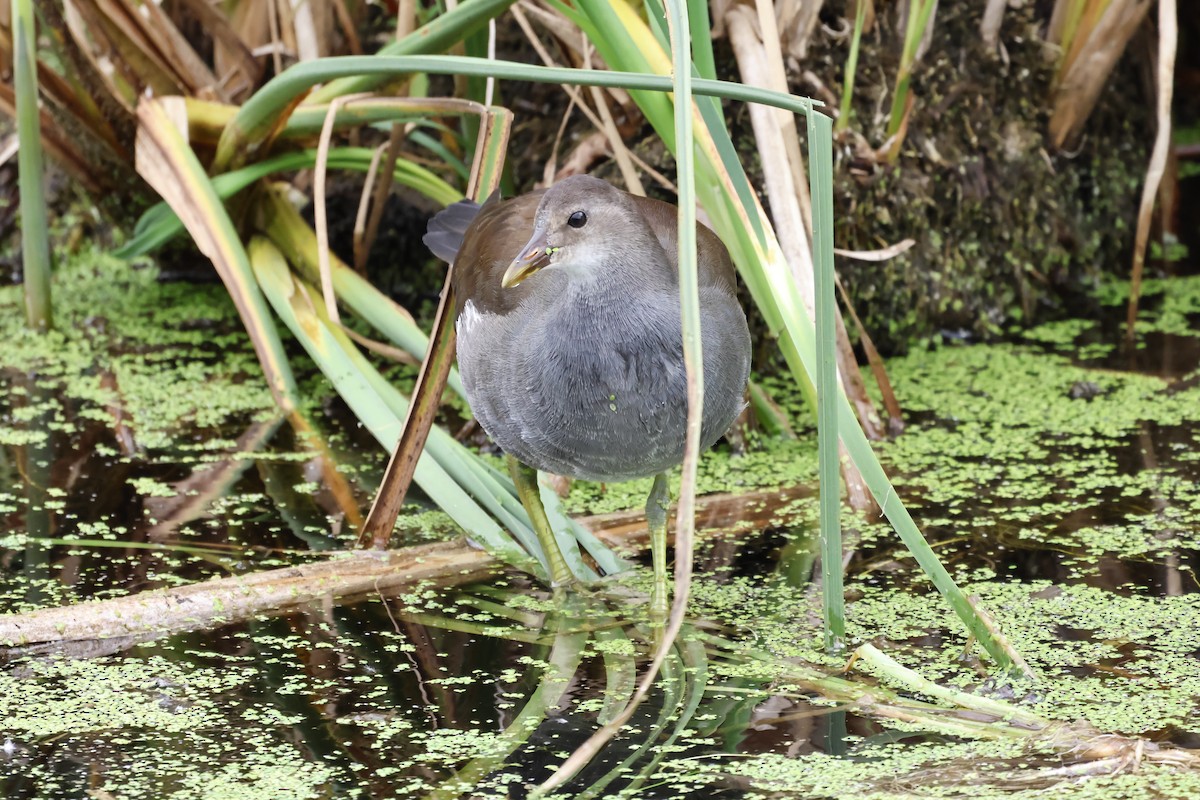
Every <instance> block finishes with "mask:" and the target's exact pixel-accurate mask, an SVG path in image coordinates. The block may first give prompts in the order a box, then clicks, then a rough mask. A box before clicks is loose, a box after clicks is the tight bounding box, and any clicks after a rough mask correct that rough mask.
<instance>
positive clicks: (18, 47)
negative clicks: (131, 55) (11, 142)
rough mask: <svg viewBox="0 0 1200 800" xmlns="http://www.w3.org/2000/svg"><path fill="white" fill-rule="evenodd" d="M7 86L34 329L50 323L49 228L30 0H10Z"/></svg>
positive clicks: (23, 267) (27, 316) (28, 307)
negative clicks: (10, 91) (16, 144)
mask: <svg viewBox="0 0 1200 800" xmlns="http://www.w3.org/2000/svg"><path fill="white" fill-rule="evenodd" d="M11 24H12V39H13V41H12V48H13V54H12V58H13V91H14V93H15V94H16V106H17V108H16V110H17V141H18V142H19V143H20V150H19V151H18V153H17V166H18V170H19V175H18V183H19V186H20V189H21V258H22V265H21V271H22V273H23V275H24V278H23V280H24V284H25V321H26V323H27V324H28V325H29V327H31V328H33V329H34V330H37V331H47V330H49V329H50V327H51V326H52V325H53V318H52V315H51V310H50V264H51V257H50V233H49V230H50V229H49V222H48V220H47V216H46V198H45V192H44V189H43V186H42V180H43V178H44V176H45V163H44V161H43V158H42V131H41V116H40V112H39V110H38V87H37V29H36V25H35V20H34V14H33V3H32V2H31V0H12V23H11Z"/></svg>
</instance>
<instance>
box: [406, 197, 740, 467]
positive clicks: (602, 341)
mask: <svg viewBox="0 0 1200 800" xmlns="http://www.w3.org/2000/svg"><path fill="white" fill-rule="evenodd" d="M472 211H473V212H474V216H473V218H472V219H471V220H469V221H468V222H467V223H466V224H465V225H464V223H463V218H464V216H465V215H466V213H467V212H472ZM579 213H582V214H583V215H584V222H583V224H582V225H575V224H574V222H579V220H580V218H579V216H578V215H579ZM573 215H574V219H573ZM675 220H676V209H675V207H674V206H671V205H669V204H666V203H660V202H658V201H654V200H647V199H645V198H640V197H635V196H633V195H630V194H628V193H626V192H622V191H620V190H619V189H616V188H615V187H612V186H610V185H609V184H607V183H605V182H604V181H601V180H598V179H595V178H591V177H587V176H576V177H573V178H568V179H566V180H564V181H561V182H560V183H558V184H556V185H555V186H553V187H552V188H551V189H549V190H547V191H546V192H545V193H535V194H531V195H522V196H521V197H517V198H514V199H512V200H507V201H500V202H492V201H489V203H487V204H485V206H483V207H482V208H474V209H468V208H466V207H465V206H464V204H456V205H455V206H451V207H450V209H447V211H444V212H442V214H439V215H438V217H436V218H435V219H434V220H433V221H432V222H431V224H430V233H429V234H427V237H426V240H427V241H428V242H430V246H431V249H432V248H435V247H436V249H435V252H437V254H438V255H443V254H447V255H450V256H452V257H457V259H458V260H457V262H456V263H455V273H456V275H455V291H456V294H457V296H458V302H459V306H458V307H459V316H458V323H457V329H458V359H459V367H460V370H461V374H462V378H463V384H464V386H465V387H466V390H467V397H468V400H469V401H470V403H471V407H472V410H473V411H474V412H475V415H476V417H477V419H478V420H479V422H480V424H481V425H482V426H483V428H484V430H486V431H487V432H488V434H489V435H490V436H491V437H492V439H493V440H494V441H495V442H496V444H498V445H499V446H500V447H501V448H502V449H504V450H505V451H506V452H508V453H510V454H511V455H513V456H515V457H516V458H517V459H519V460H520V461H522V462H523V463H525V464H528V465H530V466H533V467H536V468H537V469H540V470H544V471H547V472H554V473H558V474H562V475H570V476H573V477H578V478H586V479H589V480H598V481H622V480H627V479H630V478H636V477H641V476H646V475H653V474H656V473H659V472H662V471H665V470H667V469H669V468H670V467H672V466H674V465H675V464H678V463H679V462H680V461H681V460H682V457H683V448H684V435H685V426H686V418H687V382H686V374H685V370H684V364H683V352H682V338H681V331H680V319H679V286H678V266H677V263H676V252H677V251H676V246H675V233H676V231H675ZM460 230H461V231H462V237H461V241H459V242H456V241H455V236H456V235H457V232H458V231H460ZM697 238H698V246H699V257H700V265H699V282H700V304H701V316H702V324H701V341H702V347H703V352H704V381H705V392H704V416H703V424H702V435H701V439H702V442H701V445H702V447H704V448H707V447H709V446H711V445H712V444H713V443H714V442H715V441H716V440H717V439H718V438H720V436H721V435H722V434H723V433H724V432H725V431H726V430H727V429H728V428H729V426H730V425H731V424H732V423H733V420H734V419H735V418H736V416H737V415H738V413H739V411H740V410H741V408H742V407H743V399H742V398H743V394H744V391H745V386H746V380H747V377H748V373H749V368H750V336H749V332H748V330H747V327H746V318H745V315H744V314H743V312H742V310H741V307H740V305H739V304H738V302H737V298H736V295H735V288H734V287H735V281H734V273H733V266H732V264H731V262H730V260H729V256H728V253H727V251H726V250H725V247H724V245H723V244H722V243H721V242H720V240H719V239H718V238H717V237H716V235H715V234H713V233H712V232H711V231H709V230H708V229H707V228H705V227H704V226H699V227H698V230H697ZM431 240H432V241H431ZM516 281H520V282H519V284H517V285H513V283H515V282H516ZM505 283H507V284H508V286H507V287H506V286H505Z"/></svg>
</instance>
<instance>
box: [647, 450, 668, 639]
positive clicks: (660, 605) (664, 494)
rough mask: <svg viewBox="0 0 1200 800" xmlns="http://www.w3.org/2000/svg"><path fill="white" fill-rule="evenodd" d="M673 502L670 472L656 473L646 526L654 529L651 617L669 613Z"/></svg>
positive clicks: (651, 540)
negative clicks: (669, 522)
mask: <svg viewBox="0 0 1200 800" xmlns="http://www.w3.org/2000/svg"><path fill="white" fill-rule="evenodd" d="M670 505H671V488H670V486H668V485H667V473H665V472H660V473H658V474H657V475H655V476H654V485H653V486H651V487H650V496H649V497H647V498H646V527H647V528H649V529H650V555H651V559H652V561H653V563H654V589H653V590H652V591H651V593H650V619H652V620H663V619H666V616H667V508H668V507H669V506H670Z"/></svg>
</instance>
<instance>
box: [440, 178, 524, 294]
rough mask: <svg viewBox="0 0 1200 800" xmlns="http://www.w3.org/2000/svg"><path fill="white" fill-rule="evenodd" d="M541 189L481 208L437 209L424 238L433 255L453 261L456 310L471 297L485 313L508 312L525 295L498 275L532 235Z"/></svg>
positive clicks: (494, 200) (495, 200)
mask: <svg viewBox="0 0 1200 800" xmlns="http://www.w3.org/2000/svg"><path fill="white" fill-rule="evenodd" d="M542 194H543V193H542V192H529V193H528V194H523V195H521V196H519V197H514V198H511V199H509V200H500V199H499V198H498V195H493V196H492V197H491V198H489V199H488V201H487V202H486V203H484V204H483V205H482V206H476V205H474V204H473V203H468V202H467V201H464V202H462V203H455V204H454V205H451V206H449V207H447V208H446V209H444V210H443V211H441V212H439V213H438V214H437V215H436V216H435V217H434V218H433V219H432V220H430V222H429V229H428V232H427V233H426V234H425V238H424V241H425V243H426V244H427V245H428V246H429V248H430V250H432V251H433V253H434V255H436V256H438V257H439V258H442V259H443V260H446V261H452V262H453V263H454V294H455V297H456V298H457V300H458V308H457V311H458V313H462V309H463V305H465V304H466V302H467V300H468V299H470V300H471V301H472V302H473V303H474V304H475V305H476V306H478V307H479V310H480V311H483V312H485V313H499V314H505V313H507V312H508V311H509V310H510V309H511V308H512V307H513V306H515V305H516V303H518V302H519V301H520V299H521V298H522V296H523V295H524V294H525V292H524V291H522V290H521V287H519V286H518V287H515V288H513V289H504V288H502V287H501V286H500V279H501V278H502V277H503V276H504V271H505V270H506V269H508V265H509V264H510V263H511V262H512V260H513V259H514V258H516V257H517V255H519V254H520V252H521V248H522V247H524V246H525V245H526V243H528V242H529V239H530V237H531V236H533V216H534V214H535V213H536V212H537V207H538V203H539V202H541V199H542Z"/></svg>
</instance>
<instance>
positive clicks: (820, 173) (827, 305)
mask: <svg viewBox="0 0 1200 800" xmlns="http://www.w3.org/2000/svg"><path fill="white" fill-rule="evenodd" d="M806 121H807V123H808V143H809V153H808V160H809V169H810V170H811V173H812V177H813V180H814V182H816V183H817V184H818V185H824V184H825V183H830V184H832V181H833V153H832V152H831V150H830V148H829V147H827V146H824V145H825V143H826V142H828V141H830V138H831V135H832V134H831V132H830V128H831V126H832V122H831V120H830V119H829V117H827V116H825V115H824V114H820V113H813V114H809V115H808V117H807V120H806ZM830 211H831V209H830V208H829V205H828V204H827V203H814V204H813V238H812V247H813V284H814V290H815V291H814V294H815V299H816V321H815V324H816V333H817V337H816V348H817V376H816V378H817V379H816V384H817V459H818V466H817V473H818V475H819V476H820V486H821V496H820V500H819V508H820V510H819V518H820V521H821V597H822V603H821V606H822V613H823V617H824V620H825V647H826V649H828V650H830V651H834V650H838V649H840V648H841V647H842V642H843V640H844V639H845V637H846V610H845V600H844V598H843V594H844V592H843V587H842V528H841V517H840V511H841V500H842V486H841V480H840V476H841V469H840V468H839V467H840V465H839V454H840V452H839V447H838V442H839V436H838V400H839V399H840V398H841V397H843V395H842V393H841V392H840V391H839V389H840V384H839V383H838V377H837V352H836V348H837V329H836V327H835V324H834V323H835V319H836V316H837V306H836V305H835V300H834V293H833V284H834V278H833V215H832V214H831V213H830Z"/></svg>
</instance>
